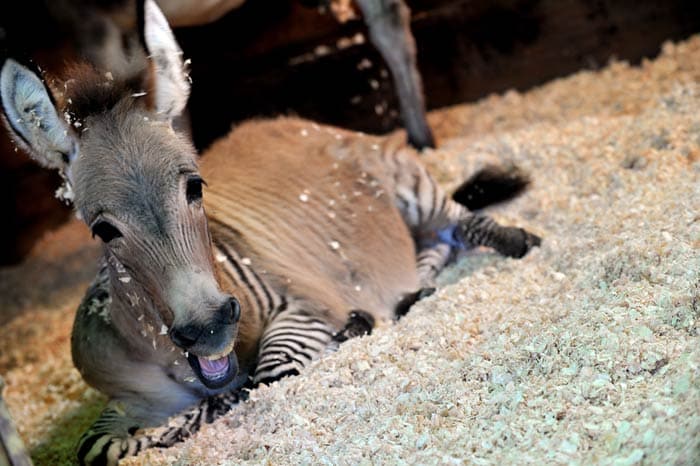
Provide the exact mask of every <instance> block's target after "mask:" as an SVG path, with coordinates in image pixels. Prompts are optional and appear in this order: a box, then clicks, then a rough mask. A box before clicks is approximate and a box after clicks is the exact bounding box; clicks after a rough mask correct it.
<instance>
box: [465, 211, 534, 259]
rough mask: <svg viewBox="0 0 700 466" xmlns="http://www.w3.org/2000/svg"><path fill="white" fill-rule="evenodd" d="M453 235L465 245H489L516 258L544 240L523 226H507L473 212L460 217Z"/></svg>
mask: <svg viewBox="0 0 700 466" xmlns="http://www.w3.org/2000/svg"><path fill="white" fill-rule="evenodd" d="M453 236H454V238H455V239H457V240H458V241H460V242H461V243H463V244H465V245H467V244H471V245H474V246H488V247H490V248H493V249H495V250H496V251H498V252H499V253H501V254H503V255H504V256H508V257H515V258H520V257H523V256H524V255H525V254H527V253H528V251H530V249H532V248H533V247H535V246H539V245H540V243H541V242H542V240H541V239H540V237H539V236H536V235H534V234H532V233H530V232H528V231H526V230H524V229H522V228H518V227H505V226H502V225H499V224H498V223H496V221H495V220H493V219H492V218H491V217H488V216H486V215H474V214H471V213H469V214H468V215H465V216H463V217H462V218H460V220H459V221H458V223H457V227H456V228H455V229H454V230H453Z"/></svg>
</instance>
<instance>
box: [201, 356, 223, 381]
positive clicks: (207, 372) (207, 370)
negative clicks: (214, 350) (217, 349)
mask: <svg viewBox="0 0 700 466" xmlns="http://www.w3.org/2000/svg"><path fill="white" fill-rule="evenodd" d="M197 359H198V360H199V368H200V369H201V371H202V375H204V376H205V377H206V378H208V379H216V378H219V377H221V376H223V375H225V374H226V372H227V371H228V364H229V363H228V356H224V357H222V358H219V359H215V360H214V361H211V360H209V359H206V358H201V357H197Z"/></svg>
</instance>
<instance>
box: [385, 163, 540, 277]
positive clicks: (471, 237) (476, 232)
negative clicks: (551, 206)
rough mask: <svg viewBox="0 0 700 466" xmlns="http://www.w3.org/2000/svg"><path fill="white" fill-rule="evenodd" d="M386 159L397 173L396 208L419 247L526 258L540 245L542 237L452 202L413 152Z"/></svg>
mask: <svg viewBox="0 0 700 466" xmlns="http://www.w3.org/2000/svg"><path fill="white" fill-rule="evenodd" d="M383 158H384V159H383V162H384V163H385V164H386V166H387V167H389V170H390V172H391V173H393V182H394V197H395V203H396V206H397V207H398V208H399V211H400V212H401V215H402V216H403V219H404V221H405V222H406V224H407V225H408V226H409V228H410V229H411V231H412V232H413V235H414V237H415V238H416V240H417V242H418V244H421V243H428V244H430V243H431V242H432V243H436V242H441V243H445V244H448V245H450V246H452V247H456V248H464V247H469V246H488V247H491V248H493V249H495V250H496V251H498V252H499V253H501V254H503V255H505V256H509V257H522V256H524V255H525V254H526V253H527V252H528V251H529V250H530V249H531V248H532V247H534V246H538V245H539V244H540V238H538V237H537V236H535V235H533V234H531V233H528V232H526V231H525V230H523V229H522V228H517V227H506V226H502V225H499V224H498V223H496V221H494V220H493V219H492V218H490V217H488V216H486V215H480V214H475V213H472V212H470V211H469V210H468V209H467V208H465V207H464V206H462V205H460V204H458V203H457V202H455V201H453V200H452V199H449V198H448V197H447V196H446V195H445V193H444V191H443V190H442V189H441V188H440V187H439V186H438V185H437V183H436V182H435V180H434V179H433V178H432V176H430V174H429V173H428V171H427V170H426V169H425V167H424V166H423V165H422V164H420V162H419V161H418V159H417V157H416V155H415V154H414V153H413V152H409V151H408V150H407V149H403V150H402V149H399V150H398V151H396V152H393V153H385V154H384V155H383ZM504 176H506V175H504ZM508 176H510V175H508ZM475 179H477V180H478V179H479V178H478V177H476V178H475ZM492 181H493V180H492ZM510 181H511V185H513V182H512V180H510ZM496 184H497V183H496ZM514 185H515V188H514V189H516V190H521V189H522V188H521V187H520V185H519V184H517V183H515V184H514ZM463 188H464V187H463ZM488 194H493V193H488ZM501 198H502V196H501ZM431 254H432V253H426V255H431ZM436 258H437V256H436ZM438 263H439V261H438ZM419 265H420V264H419ZM443 265H444V264H443Z"/></svg>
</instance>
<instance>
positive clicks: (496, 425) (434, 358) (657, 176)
mask: <svg viewBox="0 0 700 466" xmlns="http://www.w3.org/2000/svg"><path fill="white" fill-rule="evenodd" d="M430 119H431V122H432V124H433V126H434V128H435V129H436V133H437V135H438V137H439V140H440V149H439V150H436V151H429V152H428V153H426V154H425V156H424V157H425V160H426V162H427V163H428V164H429V165H430V166H431V168H432V170H433V172H434V173H435V174H436V176H437V177H438V179H440V181H441V182H443V183H444V185H445V186H446V187H447V188H452V187H454V186H455V185H456V184H457V183H458V181H459V180H461V179H462V178H464V177H465V176H466V175H467V174H468V173H471V172H472V171H473V170H475V169H477V168H479V167H480V166H483V165H484V164H486V163H494V162H498V163H510V162H512V163H516V164H518V165H519V166H521V167H522V168H524V169H525V170H527V171H528V172H530V173H531V174H532V177H533V184H532V187H531V189H530V190H529V191H528V192H527V193H526V194H525V195H523V196H522V197H520V198H519V199H517V200H515V201H514V202H511V203H509V204H506V205H503V206H500V207H498V208H494V209H491V210H490V213H491V214H492V215H494V216H495V217H496V218H498V219H499V220H501V221H503V222H506V223H514V224H519V225H521V226H524V227H527V228H529V229H531V230H533V231H534V232H537V233H539V234H540V235H541V236H542V237H543V238H544V243H543V245H542V247H541V248H539V249H537V250H535V251H533V252H532V253H531V254H529V255H528V256H527V257H526V258H524V259H522V260H512V259H504V258H501V257H497V256H495V255H494V254H490V253H488V252H485V251H480V252H477V253H475V254H472V255H470V256H468V257H467V258H465V259H463V260H462V261H460V262H459V263H458V264H457V265H456V266H454V267H452V268H451V269H449V270H448V271H446V272H445V273H444V274H443V275H442V276H441V281H442V283H443V285H444V286H443V287H442V288H441V289H440V290H439V291H438V292H437V293H436V294H435V295H433V296H432V297H430V298H428V299H426V300H424V301H422V302H420V303H419V304H418V305H416V306H415V308H414V309H413V310H412V311H411V312H410V313H409V315H408V316H407V317H406V318H405V319H402V320H401V321H400V322H399V323H397V324H396V325H393V326H389V325H387V326H383V327H381V328H379V329H377V330H376V331H375V333H374V334H373V335H372V336H369V337H365V338H362V339H358V340H355V341H352V342H348V343H347V344H344V345H342V346H341V349H340V350H339V351H338V352H337V353H336V354H333V355H330V356H329V357H326V358H324V359H322V360H320V361H318V362H316V363H315V364H313V365H312V367H310V368H309V369H308V370H306V372H305V373H304V374H303V375H301V376H299V377H295V378H290V379H286V380H284V381H282V382H281V383H278V384H275V385H273V386H271V387H263V388H261V389H259V390H257V391H256V392H254V393H253V394H252V395H251V400H250V401H249V402H248V403H246V404H244V405H241V406H240V407H239V409H237V410H235V411H234V412H232V413H231V414H230V415H228V416H227V417H225V418H224V419H221V420H219V421H217V422H216V423H214V424H213V425H210V426H206V427H205V428H204V429H203V430H202V431H201V432H200V433H199V434H197V435H195V436H194V438H192V439H190V440H188V441H186V442H185V443H183V444H181V445H178V446H176V447H174V448H171V449H167V450H160V451H158V450H152V451H148V452H146V453H145V454H142V455H141V456H140V457H137V458H134V459H131V460H128V461H125V462H124V463H125V464H128V465H137V464H155V465H166V464H181V465H192V464H196V465H210V464H224V465H229V464H230V465H234V464H452V463H456V464H460V463H464V462H467V463H474V464H497V463H501V464H503V463H505V464H561V463H573V464H593V463H595V464H614V465H629V464H637V463H643V464H658V465H661V464H664V465H665V464H698V463H700V345H699V344H698V343H699V337H698V331H699V330H700V329H699V317H700V37H697V36H696V37H694V38H691V39H690V40H689V41H687V42H683V43H681V44H677V45H672V44H666V45H665V47H664V48H663V53H662V54H661V56H660V57H659V58H657V59H656V60H654V61H651V62H645V63H643V64H642V65H641V66H639V67H630V66H628V65H626V64H624V63H612V64H610V65H609V66H608V67H606V68H605V69H603V70H601V71H599V72H581V73H578V74H576V75H574V76H572V77H569V78H566V79H561V80H557V81H554V82H552V83H549V84H547V85H545V86H542V87H541V88H538V89H535V90H532V91H530V92H528V93H525V94H519V93H516V92H509V93H506V94H505V95H502V96H492V97H489V98H487V99H484V100H483V101H481V102H478V103H476V104H473V105H460V106H457V107H454V108H448V109H443V110H440V111H436V112H433V113H432V114H431V115H430ZM76 228H78V227H77V226H75V225H74V224H70V225H68V226H67V227H64V228H62V229H61V230H60V231H58V232H55V233H53V234H52V235H50V236H51V237H50V238H47V239H45V240H44V241H43V242H42V243H40V244H39V245H38V246H37V249H36V251H37V252H36V254H37V257H41V249H42V248H48V249H50V245H51V244H55V243H61V242H63V243H64V244H65V243H66V238H74V237H75V236H79V234H77V233H74V232H75V231H76V230H75V229H76ZM76 241H78V240H76ZM80 241H83V242H82V243H80ZM80 241H79V243H80V244H82V245H85V244H86V242H85V241H86V240H85V239H81V240H80ZM82 247H83V248H87V250H88V253H86V254H87V255H91V254H92V255H94V246H82ZM78 249H80V248H78V247H76V250H78ZM71 254H73V253H71ZM71 257H74V255H73V256H71ZM34 259H36V258H30V259H29V261H31V260H34ZM42 260H46V261H49V262H50V261H51V260H54V261H60V260H61V255H60V254H57V255H55V256H53V257H49V258H48V259H46V258H42ZM93 266H94V265H93V263H92V262H87V261H86V265H85V267H86V268H87V270H92V269H90V268H91V267H93ZM27 270H34V269H31V267H30V268H29V269H27V268H22V267H18V268H15V269H13V270H10V271H3V274H5V273H6V275H5V276H7V277H10V276H14V277H15V278H16V277H17V276H19V277H20V278H19V279H17V278H16V280H15V281H16V283H18V285H17V286H22V285H21V284H22V283H25V285H24V286H26V289H27V290H28V291H27V293H28V296H38V295H40V294H41V293H37V290H36V287H37V285H36V283H37V280H35V279H34V278H33V277H32V276H31V274H28V272H27ZM13 274H14V275H13ZM22 274H24V275H22ZM78 281H79V280H78ZM41 283H43V281H42V282H41ZM30 290H31V293H30ZM81 293H82V290H81V288H80V287H79V286H77V285H75V286H72V287H68V289H67V290H66V292H65V293H63V294H62V295H60V296H58V297H56V300H55V302H54V303H50V302H49V303H47V302H45V301H46V300H42V301H40V302H41V304H40V305H32V303H31V300H30V302H29V303H28V304H27V305H26V307H25V308H24V309H23V310H22V312H21V314H19V315H18V316H17V317H15V318H14V319H13V320H12V321H10V322H9V323H6V324H5V325H4V329H3V343H2V354H0V371H2V372H3V374H4V375H5V378H6V381H7V385H8V386H7V389H6V392H5V397H6V401H7V403H8V405H9V408H10V410H11V412H12V413H13V415H14V416H15V419H16V421H17V424H18V428H19V431H20V433H21V434H22V435H23V437H24V439H25V441H26V442H27V444H28V445H29V446H30V448H31V450H32V454H33V457H34V459H35V462H36V463H38V464H61V463H63V462H67V461H69V460H68V459H67V458H71V457H72V445H73V444H74V442H75V440H76V439H77V436H78V432H80V431H81V430H83V429H84V428H85V427H86V425H87V424H88V423H89V422H90V420H91V419H92V418H93V417H94V416H95V415H96V413H97V411H98V410H99V409H100V407H101V404H102V403H103V402H104V400H103V399H102V398H101V397H100V396H99V395H98V394H97V393H95V392H94V391H93V390H91V389H88V388H87V387H86V386H85V385H84V384H83V383H82V382H81V380H80V377H79V375H78V373H77V372H76V371H75V370H74V369H72V367H71V363H70V356H69V331H70V325H71V320H72V314H73V309H74V308H75V307H76V305H77V303H78V301H79V298H80V296H81ZM10 348H12V349H10Z"/></svg>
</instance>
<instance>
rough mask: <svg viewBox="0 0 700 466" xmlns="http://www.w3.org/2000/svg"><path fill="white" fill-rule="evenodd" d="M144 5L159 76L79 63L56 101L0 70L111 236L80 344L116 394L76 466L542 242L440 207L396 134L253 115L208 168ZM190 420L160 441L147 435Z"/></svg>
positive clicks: (13, 110)
mask: <svg viewBox="0 0 700 466" xmlns="http://www.w3.org/2000/svg"><path fill="white" fill-rule="evenodd" d="M144 8H145V11H144V14H143V15H141V16H142V17H143V18H144V24H143V32H144V34H143V37H144V46H145V47H146V49H147V51H148V54H149V56H150V68H149V69H147V70H143V69H142V70H132V71H129V70H124V73H125V75H124V76H117V74H116V73H113V75H107V76H105V75H104V74H100V73H97V72H95V71H94V70H92V69H89V68H80V67H77V68H75V70H74V75H73V79H72V80H70V81H67V82H66V85H65V86H64V87H62V88H61V89H60V91H61V92H54V93H53V94H51V93H50V92H49V91H48V90H47V88H46V87H45V86H44V84H43V83H42V81H41V80H40V78H39V77H38V76H37V75H36V74H34V73H33V72H32V71H30V70H29V69H27V68H25V67H24V66H22V65H20V64H18V63H17V62H15V61H13V60H7V61H6V62H5V64H4V66H3V67H2V71H1V73H0V95H1V97H2V106H3V109H4V114H5V123H6V124H7V126H8V128H9V129H10V130H11V132H12V133H13V135H14V137H15V139H16V141H17V143H18V144H19V145H20V146H22V147H23V148H25V149H26V150H27V151H28V152H29V153H30V154H31V156H32V157H33V158H34V159H35V160H36V161H37V162H39V163H40V164H42V165H44V166H46V167H48V168H54V169H58V170H59V171H60V173H62V174H63V176H64V177H65V180H66V188H65V189H64V192H63V195H64V196H65V197H67V198H69V199H72V201H73V203H74V206H75V208H76V210H77V213H78V214H79V215H80V217H81V218H82V219H83V220H84V221H85V223H86V224H87V225H88V226H89V227H90V228H91V230H92V232H93V234H94V235H95V236H98V237H99V238H100V239H101V240H102V242H103V252H104V254H103V258H102V261H101V269H100V272H99V274H98V277H97V279H96V280H95V282H94V283H93V285H92V286H91V287H90V289H89V290H88V293H87V295H86V297H85V299H84V301H83V303H82V305H81V306H80V309H79V311H78V314H77V316H76V320H75V326H74V329H73V338H72V349H73V360H74V362H75V365H76V366H77V367H78V369H79V370H80V372H81V374H82V375H83V377H84V378H85V380H86V381H87V382H88V383H89V384H90V385H92V386H93V387H95V388H97V389H98V390H100V391H102V392H104V393H106V394H107V395H108V396H109V397H110V402H109V405H108V407H107V409H105V411H104V412H103V414H102V416H101V417H100V418H99V419H98V420H97V421H96V422H95V424H94V425H93V426H92V428H91V429H90V430H89V431H88V432H87V433H86V434H85V435H84V436H83V438H82V440H81V444H80V446H79V453H78V456H79V459H80V461H81V462H84V463H92V464H99V463H114V462H116V461H117V460H118V458H121V457H124V456H127V455H131V454H135V453H137V452H138V451H139V450H141V449H143V448H146V447H149V446H153V445H169V444H172V443H173V442H175V441H177V440H179V439H180V438H182V437H183V436H185V435H187V434H188V433H189V432H190V431H194V430H196V429H197V427H198V426H199V424H200V423H201V422H206V421H210V420H211V419H213V418H214V417H216V416H217V415H219V414H220V413H222V412H225V411H226V410H227V409H229V408H230V406H231V405H232V404H234V403H235V402H236V401H237V399H238V398H237V395H236V393H237V389H239V388H240V387H241V386H243V385H244V384H245V383H246V382H247V381H248V380H249V379H252V382H253V383H267V382H270V381H273V380H276V379H279V378H280V377H283V376H286V375H291V374H297V373H298V372H299V371H300V370H301V369H302V368H303V367H304V366H305V365H307V364H308V363H309V362H310V361H312V360H314V359H316V358H317V357H319V356H320V355H321V354H323V353H324V352H325V351H326V350H327V349H329V348H333V347H334V345H337V344H338V342H340V341H343V340H345V339H347V338H349V337H351V336H353V335H355V334H359V333H363V332H368V331H369V330H371V327H372V325H373V324H374V321H375V320H376V319H382V320H384V319H393V318H395V317H396V316H397V311H398V312H399V313H400V312H403V311H405V309H406V308H407V307H408V306H409V305H410V304H411V303H412V302H413V301H415V300H416V299H419V298H420V297H421V296H423V295H424V294H425V293H426V292H425V289H426V288H429V287H431V286H432V282H433V278H434V276H435V274H436V273H437V272H438V271H439V270H440V269H441V268H442V267H443V266H444V265H445V263H446V262H447V261H448V260H449V259H450V258H451V257H453V255H454V254H455V253H456V252H457V251H459V250H460V249H463V248H465V247H468V246H471V245H485V246H490V247H493V248H495V249H496V250H497V251H499V252H501V253H503V254H505V255H508V256H513V257H520V256H522V255H524V254H525V253H527V251H528V250H529V249H530V248H531V247H533V246H535V245H537V244H539V238H537V237H536V236H534V235H532V234H530V233H527V232H526V231H524V230H522V229H520V228H514V227H503V226H499V225H498V224H496V223H495V222H494V221H493V220H491V219H490V218H488V217H486V216H481V215H475V214H472V213H470V212H469V211H468V210H467V209H466V208H464V207H463V206H461V205H459V204H458V203H456V202H454V201H453V200H451V199H449V198H447V197H446V196H445V194H444V193H443V191H442V190H441V189H440V188H439V187H438V186H437V185H436V183H435V181H434V180H433V179H432V178H431V177H430V175H429V174H428V173H427V171H426V169H425V168H424V166H423V165H422V164H421V163H420V161H419V160H418V158H417V155H416V152H415V151H414V150H413V149H412V148H410V147H408V146H406V145H405V144H403V143H399V142H398V139H397V138H388V139H387V138H379V137H371V136H366V135H361V134H356V133H351V132H348V131H343V130H340V129H336V128H330V127H327V126H319V125H316V124H314V123H312V122H308V121H303V120H300V119H295V118H280V119H276V120H266V121H252V122H248V123H245V124H242V125H241V126H240V127H238V128H237V129H235V130H234V131H232V132H231V133H230V134H229V135H228V136H227V137H225V138H224V139H222V140H221V141H219V142H217V143H216V144H214V145H213V147H211V148H210V149H209V150H208V151H207V152H206V153H205V154H204V156H203V157H202V160H201V164H198V161H197V156H196V154H195V151H194V149H193V147H192V145H191V144H190V142H189V141H187V140H186V139H185V138H184V137H183V136H181V135H179V134H177V133H175V132H174V131H173V129H172V127H171V120H172V118H174V117H175V116H177V115H178V114H179V113H180V112H181V111H182V110H183V108H184V106H185V103H186V101H187V97H188V93H189V84H188V80H187V79H186V76H185V75H184V73H183V71H182V60H181V52H180V49H179V47H178V45H177V43H176V42H175V40H174V37H173V35H172V33H171V31H170V29H169V27H168V24H167V22H166V21H165V18H164V17H163V15H162V13H161V12H160V10H159V9H158V7H157V6H156V4H155V3H154V2H153V1H151V0H149V1H147V2H146V3H145V6H144ZM55 102H56V103H55ZM212 105H216V103H215V102H213V103H212ZM205 180H206V183H205ZM203 185H206V187H207V189H206V198H203V196H202V191H203ZM214 395H219V396H218V397H213V398H212V396H214ZM197 403H199V404H198V405H197ZM192 406H194V408H192ZM185 409H189V411H186V412H185V413H184V414H182V415H181V416H180V417H179V418H176V419H175V421H173V422H172V423H171V424H170V427H169V428H167V429H164V430H163V431H161V432H160V433H159V434H158V435H145V434H142V433H139V432H137V431H138V429H139V428H142V427H147V426H153V425H156V424H158V423H162V422H163V421H165V420H166V419H167V418H168V417H169V416H172V415H173V414H176V413H178V412H181V411H182V410H185Z"/></svg>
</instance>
